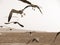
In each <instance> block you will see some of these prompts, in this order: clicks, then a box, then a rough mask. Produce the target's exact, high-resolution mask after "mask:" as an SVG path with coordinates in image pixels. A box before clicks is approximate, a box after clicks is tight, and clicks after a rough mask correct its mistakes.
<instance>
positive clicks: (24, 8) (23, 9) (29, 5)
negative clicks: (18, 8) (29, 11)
mask: <svg viewBox="0 0 60 45" xmlns="http://www.w3.org/2000/svg"><path fill="white" fill-rule="evenodd" d="M28 7H32V6H31V5H27V6H26V7H25V8H24V9H22V10H23V11H24V10H25V9H26V8H28Z"/></svg>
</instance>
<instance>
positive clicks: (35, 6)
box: [22, 5, 43, 14]
mask: <svg viewBox="0 0 60 45" xmlns="http://www.w3.org/2000/svg"><path fill="white" fill-rule="evenodd" d="M28 7H34V8H38V9H39V11H40V13H41V14H43V13H42V11H41V9H40V8H39V6H37V5H27V6H26V7H25V8H24V9H22V10H25V9H26V8H28Z"/></svg>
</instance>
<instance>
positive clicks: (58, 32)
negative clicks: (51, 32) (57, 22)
mask: <svg viewBox="0 0 60 45" xmlns="http://www.w3.org/2000/svg"><path fill="white" fill-rule="evenodd" d="M59 34H60V32H58V33H57V34H56V36H55V38H54V41H53V42H55V40H56V38H57V36H58V35H59Z"/></svg>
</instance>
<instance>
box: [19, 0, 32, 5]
mask: <svg viewBox="0 0 60 45" xmlns="http://www.w3.org/2000/svg"><path fill="white" fill-rule="evenodd" d="M18 1H22V2H24V3H27V4H30V5H31V2H29V1H27V0H18Z"/></svg>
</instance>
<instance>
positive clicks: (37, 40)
mask: <svg viewBox="0 0 60 45" xmlns="http://www.w3.org/2000/svg"><path fill="white" fill-rule="evenodd" d="M31 41H32V42H34V41H36V42H37V43H39V39H38V38H33V39H31V40H29V41H28V42H27V44H29V43H30V42H31Z"/></svg>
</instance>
